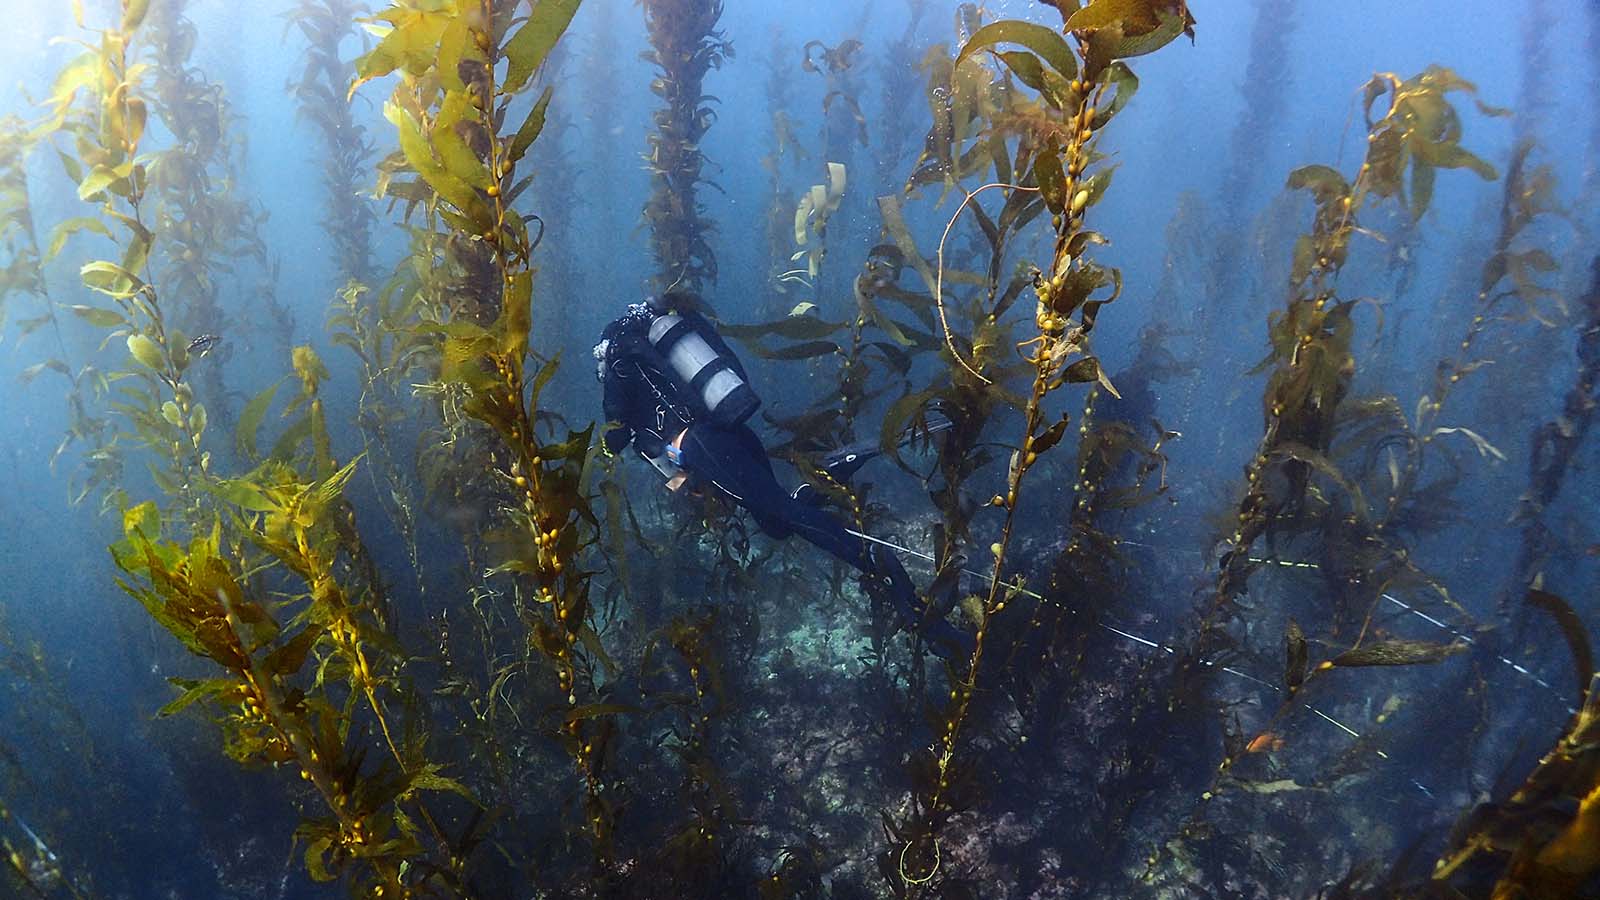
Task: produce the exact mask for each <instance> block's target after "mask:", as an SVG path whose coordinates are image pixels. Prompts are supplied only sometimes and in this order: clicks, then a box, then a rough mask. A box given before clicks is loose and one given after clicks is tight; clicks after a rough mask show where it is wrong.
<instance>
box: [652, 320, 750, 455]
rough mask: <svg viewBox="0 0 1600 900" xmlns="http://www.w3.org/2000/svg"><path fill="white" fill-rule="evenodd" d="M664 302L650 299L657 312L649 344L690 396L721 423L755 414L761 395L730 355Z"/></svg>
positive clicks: (741, 419) (737, 421)
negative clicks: (721, 351)
mask: <svg viewBox="0 0 1600 900" xmlns="http://www.w3.org/2000/svg"><path fill="white" fill-rule="evenodd" d="M664 305H665V304H664V302H663V301H662V300H660V298H656V297H652V298H650V306H651V307H652V308H653V309H654V310H655V311H656V317H655V318H654V319H653V320H651V322H650V345H651V346H653V347H655V349H656V352H657V353H660V354H661V356H662V357H663V358H664V359H666V361H667V363H668V365H669V366H670V367H671V369H672V374H673V375H674V376H676V377H677V379H678V380H679V381H680V382H681V383H682V384H684V385H685V386H687V387H688V388H689V395H690V396H691V397H693V398H694V399H696V400H698V401H699V405H701V406H702V407H703V409H704V410H705V412H706V413H707V414H708V417H709V418H710V420H711V421H713V422H715V423H717V424H718V425H739V424H741V423H743V422H744V421H745V420H746V419H748V418H750V417H751V416H752V415H754V414H755V411H756V409H757V408H759V407H760V406H761V398H760V397H757V396H756V392H755V391H754V390H753V389H752V388H751V387H750V385H749V384H746V383H745V380H744V379H743V378H742V377H740V375H739V371H738V369H736V368H735V367H734V362H733V359H732V357H731V354H724V353H720V352H718V351H717V349H716V348H715V347H713V346H711V343H710V342H709V341H707V340H706V339H705V336H704V335H702V334H701V333H700V329H699V328H698V327H697V323H696V322H695V321H694V320H692V319H687V318H684V317H683V316H680V315H678V314H677V313H674V312H670V311H668V310H666V309H664V308H663V307H664Z"/></svg>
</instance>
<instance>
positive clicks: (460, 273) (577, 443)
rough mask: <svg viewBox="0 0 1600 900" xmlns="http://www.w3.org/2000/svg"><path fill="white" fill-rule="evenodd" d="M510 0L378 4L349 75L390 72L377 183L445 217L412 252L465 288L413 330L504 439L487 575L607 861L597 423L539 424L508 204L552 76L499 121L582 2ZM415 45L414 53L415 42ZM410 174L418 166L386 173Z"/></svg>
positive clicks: (462, 398) (526, 302)
mask: <svg viewBox="0 0 1600 900" xmlns="http://www.w3.org/2000/svg"><path fill="white" fill-rule="evenodd" d="M520 6H521V5H520V4H500V5H496V6H493V7H490V6H488V5H481V4H478V3H474V2H469V0H462V2H460V3H457V4H453V5H447V6H444V7H441V8H439V9H435V10H428V11H423V10H417V9H412V8H409V7H406V6H395V7H391V8H390V9H388V10H386V11H385V12H382V13H379V14H378V16H377V17H376V18H377V20H379V21H381V22H384V23H386V24H387V25H388V26H389V27H390V30H389V31H388V32H387V34H386V35H385V36H384V38H383V40H382V41H380V42H379V44H378V46H377V47H375V48H374V49H373V50H372V52H371V53H369V54H367V55H366V56H364V57H362V58H361V60H360V61H359V62H358V63H357V73H358V81H357V85H356V86H359V84H360V83H361V82H363V81H366V80H369V79H372V78H377V77H381V76H384V75H388V74H390V73H393V72H398V73H399V74H400V81H399V84H397V85H396V87H395V89H394V91H393V93H392V94H391V99H390V101H389V103H388V104H387V105H386V114H387V115H388V117H389V119H390V121H391V122H392V123H393V124H394V125H395V127H396V129H397V130H398V133H399V139H400V153H399V154H398V155H397V156H396V157H394V158H393V159H392V161H391V162H390V163H389V164H388V165H387V167H386V168H387V171H388V172H389V175H388V176H387V177H386V179H385V180H386V188H385V190H386V191H387V192H389V193H390V194H392V195H394V196H397V197H402V198H404V199H405V200H406V201H407V203H408V205H410V206H417V205H421V206H422V207H424V208H425V209H426V210H427V211H428V213H429V214H430V215H437V216H438V217H439V219H441V220H442V221H443V222H444V223H446V224H447V225H448V226H449V230H448V231H445V232H443V233H442V234H438V233H432V234H425V235H421V236H419V240H420V241H422V242H423V243H421V244H420V245H419V249H422V250H424V251H425V252H427V254H428V255H427V257H426V258H425V259H422V260H419V262H420V264H421V266H420V267H421V268H422V269H423V270H428V269H432V268H433V267H434V266H435V265H437V264H438V258H437V257H436V256H435V255H434V253H433V250H432V249H431V247H433V246H434V245H435V244H436V243H442V246H443V247H444V248H445V249H446V256H445V265H446V266H448V267H449V270H448V272H447V273H446V274H448V275H450V276H451V277H453V278H457V279H459V280H458V281H457V282H456V284H457V286H458V287H459V288H461V290H459V292H458V293H455V294H454V295H447V296H444V297H441V298H439V299H440V300H443V301H445V302H444V303H442V304H441V306H440V307H439V308H438V310H437V315H438V316H439V319H438V321H437V322H435V323H427V324H422V325H419V326H418V333H419V334H423V335H429V336H431V337H432V339H433V340H435V341H436V342H437V343H436V345H435V346H436V347H437V350H436V352H437V353H438V358H439V382H440V383H439V386H438V389H439V391H440V393H441V396H447V397H453V398H454V399H453V400H452V401H450V402H452V403H457V404H459V406H458V407H457V408H458V410H459V414H461V415H465V416H467V417H470V418H471V419H473V420H475V421H477V422H480V423H482V424H483V425H484V426H487V427H488V429H490V431H492V432H493V434H494V435H495V436H497V438H498V441H499V444H500V449H499V450H497V451H489V452H490V453H491V454H492V456H491V457H490V458H493V457H501V458H505V457H509V459H508V461H506V462H505V463H502V464H503V465H504V468H503V469H500V468H496V469H494V470H492V473H491V474H492V475H493V477H494V480H495V481H496V482H498V483H499V485H500V486H501V487H500V490H502V491H503V492H504V493H505V494H506V495H508V496H507V498H506V504H507V505H506V506H505V507H503V508H502V509H501V511H500V515H501V518H502V521H503V522H504V526H503V527H501V528H498V529H495V531H494V532H493V533H492V534H490V535H489V537H491V538H492V539H493V540H494V545H495V549H496V550H497V552H498V554H499V559H498V560H497V561H496V564H494V565H493V566H492V567H491V568H489V570H488V574H489V575H490V576H495V575H506V576H509V580H510V584H511V586H512V589H513V590H514V591H515V592H516V595H517V597H518V598H519V603H518V608H517V612H518V614H520V615H521V617H522V619H523V621H524V624H525V627H526V629H527V636H528V642H529V643H528V646H529V649H531V650H534V651H537V652H538V653H539V654H540V655H541V656H543V657H544V658H545V662H546V665H547V667H548V669H549V671H550V674H551V675H552V676H553V679H554V681H555V683H556V686H557V687H558V689H559V692H560V694H561V695H562V697H563V699H564V700H565V703H566V709H565V711H564V712H558V714H557V716H556V718H558V719H559V720H560V721H559V724H558V726H557V728H556V731H557V737H558V738H559V740H560V742H561V744H562V746H563V747H564V748H565V749H566V750H567V752H568V753H569V755H570V756H571V758H572V760H573V762H574V764H575V765H576V768H577V771H578V774H579V776H580V778H581V781H582V786H583V801H582V802H583V809H584V817H585V822H584V825H583V831H584V832H585V833H586V834H587V835H588V836H589V839H590V841H591V845H592V847H593V850H594V854H595V861H596V864H597V866H598V867H599V868H600V869H602V870H603V869H604V868H605V866H606V865H607V864H608V862H609V860H610V857H611V829H612V825H613V821H614V815H615V813H614V809H613V807H612V803H611V801H610V799H609V797H608V795H607V794H606V792H605V788H606V785H607V781H608V778H609V776H608V774H607V773H606V768H605V767H606V760H607V758H608V756H609V755H610V754H611V752H612V750H611V748H610V746H609V744H610V741H611V739H612V736H613V734H614V730H615V724H614V722H613V718H614V715H615V713H616V712H617V710H616V709H615V708H614V707H612V706H608V705H606V704H604V703H597V702H587V701H589V700H591V699H594V698H595V697H596V696H597V693H598V689H597V686H596V677H595V673H596V671H597V670H598V668H599V666H600V657H601V656H602V655H603V651H600V650H599V646H598V638H597V637H596V636H595V633H594V630H593V629H592V628H591V627H590V611H591V610H590V594H589V586H590V573H588V572H586V571H584V569H583V567H582V565H581V564H580V562H579V554H580V553H581V552H583V551H584V550H586V549H587V548H588V546H589V545H590V544H591V543H593V541H594V534H593V526H592V523H593V522H595V517H594V514H593V513H592V512H591V511H590V508H589V503H588V499H587V497H586V495H585V493H584V491H583V487H582V484H583V472H584V468H585V466H586V464H587V461H588V457H589V453H590V438H591V435H592V431H593V427H592V426H590V427H589V428H586V429H584V430H582V431H576V432H569V433H567V434H566V435H565V436H564V437H563V438H561V439H547V438H544V437H542V436H541V435H540V434H539V433H538V429H539V428H540V427H542V426H541V424H540V418H541V409H540V406H539V395H540V391H541V389H542V388H543V387H544V386H545V385H546V384H547V383H548V381H549V379H550V378H551V377H552V376H553V374H554V372H555V363H554V362H553V361H552V362H547V363H544V364H543V365H541V366H539V368H538V370H537V372H536V374H534V375H533V376H532V377H529V376H528V373H527V366H528V363H529V360H528V355H529V354H528V351H529V347H528V340H529V323H530V315H531V308H530V304H531V302H532V295H533V270H532V265H531V254H532V251H533V248H534V246H535V244H536V242H537V240H538V234H539V232H538V231H537V230H535V228H530V221H531V222H532V223H533V225H534V226H536V227H537V228H542V225H541V224H540V223H539V222H538V220H537V218H536V217H533V218H532V219H530V218H525V217H524V216H522V215H521V214H520V213H518V212H516V211H515V210H514V209H513V208H512V206H511V202H512V201H513V200H514V199H515V198H516V196H517V195H518V194H520V193H521V192H522V190H523V189H524V188H525V187H526V186H527V179H523V180H521V181H519V180H518V179H517V177H516V172H517V165H518V163H520V162H521V161H522V160H523V158H524V157H525V156H526V155H527V152H528V149H529V148H530V147H531V146H532V145H533V143H534V141H535V140H536V139H537V138H538V136H539V134H540V132H541V131H542V129H543V127H544V124H545V114H546V110H547V108H548V105H549V102H550V97H551V93H552V91H551V88H549V87H546V88H545V89H544V90H543V92H542V93H541V94H540V96H539V97H538V99H537V100H536V101H534V102H533V103H532V105H531V107H530V108H528V109H527V111H526V112H525V113H523V114H522V119H521V124H520V125H518V126H517V127H516V130H515V131H511V130H509V129H508V128H505V125H506V124H508V120H507V119H506V114H507V112H508V109H509V107H510V106H511V105H512V104H513V103H515V102H517V101H520V100H523V99H525V98H526V97H527V95H528V94H529V93H530V91H529V90H528V87H529V84H530V79H531V78H532V76H533V74H534V73H535V71H536V70H537V69H538V68H539V67H540V65H541V64H542V63H543V62H544V60H545V58H546V56H547V55H548V54H549V52H550V50H551V48H552V47H553V46H554V45H555V43H556V41H557V40H558V39H559V38H560V36H561V35H562V33H563V32H564V31H565V30H566V28H567V26H568V24H569V23H570V22H571V20H572V16H573V15H574V13H576V11H577V6H578V4H577V2H575V0H573V2H566V0H563V2H554V3H551V2H541V3H537V4H534V5H533V6H532V8H531V11H530V12H529V14H528V16H527V17H526V18H525V19H524V18H523V17H522V16H521V15H520V14H519V13H518V9H519V8H520ZM417 47H421V48H425V49H424V52H422V53H416V52H413V48H417ZM353 90H354V87H352V92H353ZM503 128H505V130H503ZM408 173H414V175H415V178H414V179H412V180H410V181H401V180H398V179H397V178H396V177H395V176H396V175H402V174H408ZM430 232H431V229H430ZM447 304H455V305H447ZM513 504H514V505H513ZM580 696H581V697H582V698H583V699H584V700H585V701H586V702H584V703H582V704H580V702H579V700H580Z"/></svg>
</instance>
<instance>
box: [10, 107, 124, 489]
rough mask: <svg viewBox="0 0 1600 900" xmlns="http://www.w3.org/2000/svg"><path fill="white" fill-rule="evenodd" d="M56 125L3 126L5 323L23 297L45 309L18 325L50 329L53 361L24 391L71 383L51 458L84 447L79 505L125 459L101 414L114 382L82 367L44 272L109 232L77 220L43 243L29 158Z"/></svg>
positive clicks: (25, 380) (76, 483)
mask: <svg viewBox="0 0 1600 900" xmlns="http://www.w3.org/2000/svg"><path fill="white" fill-rule="evenodd" d="M49 130H50V123H48V122H47V123H46V124H45V126H44V127H38V128H30V127H29V126H28V125H27V124H25V123H24V122H23V121H22V120H20V119H17V118H14V117H7V118H6V119H5V120H3V121H0V251H3V252H4V254H5V256H4V257H0V260H3V264H0V328H4V327H5V324H6V316H7V311H8V309H9V308H13V307H14V305H15V304H16V303H17V298H23V297H27V298H31V299H32V301H33V302H34V304H36V305H37V307H38V308H34V309H27V310H25V311H24V312H25V313H26V314H25V315H23V316H21V317H18V318H17V319H16V324H17V336H18V340H19V341H20V340H21V339H23V338H26V337H27V336H29V335H31V334H33V333H35V332H37V331H39V330H41V329H46V328H48V330H49V334H50V339H51V343H52V344H54V351H53V353H52V355H51V356H50V357H49V358H48V359H45V360H44V361H42V362H37V363H34V364H32V365H30V366H28V367H27V368H25V369H23V370H22V372H21V373H20V375H19V376H18V377H19V378H20V379H21V382H22V384H23V385H28V384H31V383H32V382H33V381H34V380H35V379H37V378H39V377H40V376H41V375H45V374H46V373H50V372H54V373H56V374H58V375H60V376H62V377H63V378H65V379H67V388H66V404H67V431H66V434H65V435H63V436H62V438H61V441H60V443H58V444H57V445H56V448H55V451H54V452H53V453H52V454H51V455H50V465H51V468H52V469H54V467H55V465H56V463H57V461H59V460H60V458H61V456H62V454H64V453H66V452H67V451H68V450H69V449H72V448H73V447H77V446H80V445H81V446H82V447H84V448H85V450H86V453H85V458H84V459H83V461H82V462H81V463H80V464H79V468H78V469H77V470H76V471H74V473H73V474H72V476H71V478H70V480H69V484H70V485H71V486H70V487H69V488H68V491H69V497H70V498H71V500H72V502H73V503H78V502H80V501H82V500H83V499H84V498H85V497H87V496H88V495H89V494H90V493H92V492H94V491H96V490H97V489H99V487H100V486H102V485H108V484H113V483H116V482H117V481H118V480H119V479H120V477H121V456H120V454H118V453H117V452H115V450H114V448H113V446H112V440H111V434H110V426H109V424H108V423H107V421H106V419H105V417H104V416H103V415H102V414H101V413H100V411H99V408H98V402H99V401H100V400H102V399H103V398H104V397H105V395H106V394H107V393H108V392H109V391H110V383H109V382H108V381H107V380H106V379H105V377H104V375H103V374H102V373H101V372H100V371H99V369H97V368H96V367H95V366H94V365H93V364H91V363H89V362H87V361H84V362H81V363H80V362H76V361H75V354H73V353H72V352H71V351H70V350H69V349H68V347H67V342H66V339H65V337H64V336H63V332H62V324H61V319H60V317H59V316H58V315H57V311H58V309H59V308H60V306H61V304H60V303H59V302H58V301H57V299H56V298H55V297H54V296H53V295H52V294H51V293H50V290H49V287H48V285H47V284H46V282H45V277H44V266H45V265H47V264H48V263H49V262H50V261H51V260H53V259H55V257H56V256H57V255H59V254H60V253H61V251H62V250H63V249H64V248H65V246H66V242H67V239H68V238H69V237H70V236H71V235H72V234H73V233H74V232H75V231H77V230H80V229H88V230H92V231H97V232H100V231H103V229H104V226H103V225H102V224H100V223H98V222H97V221H95V220H92V219H73V220H68V221H67V222H64V223H61V224H59V225H57V226H55V227H54V228H53V229H52V230H51V234H50V243H49V245H48V246H47V247H41V246H40V244H39V233H38V224H37V223H36V222H35V220H34V216H33V203H32V188H31V185H30V182H29V178H28V168H27V163H28V157H29V154H30V153H32V152H33V150H34V149H35V148H37V147H38V145H39V144H40V142H41V140H42V139H43V138H45V137H46V136H47V135H48V132H49ZM67 308H68V309H70V310H72V311H73V312H74V313H76V314H77V315H78V316H80V317H82V318H84V319H87V320H88V321H89V322H90V324H94V320H95V319H96V318H100V319H101V320H102V321H103V317H104V314H103V313H102V312H101V311H100V310H98V309H96V308H94V307H91V306H87V305H73V306H68V307H67Z"/></svg>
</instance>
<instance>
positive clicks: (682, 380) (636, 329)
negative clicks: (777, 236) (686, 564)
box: [594, 292, 972, 658]
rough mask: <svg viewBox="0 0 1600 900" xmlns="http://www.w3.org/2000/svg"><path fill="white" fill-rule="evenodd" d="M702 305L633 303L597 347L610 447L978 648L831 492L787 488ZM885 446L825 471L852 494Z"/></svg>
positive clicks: (848, 452) (738, 370)
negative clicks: (933, 607) (824, 503)
mask: <svg viewBox="0 0 1600 900" xmlns="http://www.w3.org/2000/svg"><path fill="white" fill-rule="evenodd" d="M696 305H697V298H696V297H695V296H694V295H692V294H688V293H682V292H680V293H667V294H664V295H661V296H654V297H650V298H649V299H647V300H646V301H645V302H642V303H634V304H632V305H630V306H629V307H628V309H627V312H625V313H624V314H623V315H622V316H621V317H620V318H618V319H616V320H615V321H613V322H611V323H610V324H609V325H607V326H606V327H605V330H604V331H603V332H602V333H601V339H600V343H598V344H596V345H595V348H594V358H595V366H596V367H595V377H596V378H597V379H599V381H600V382H601V384H602V385H604V403H605V416H606V419H607V421H608V422H609V423H611V424H610V426H609V428H608V430H607V431H606V433H605V437H604V443H605V449H606V451H607V452H608V453H613V454H614V453H618V452H620V451H621V450H622V449H623V448H625V447H627V446H628V444H629V443H632V444H633V447H634V449H635V450H637V451H638V452H639V455H640V456H642V457H644V458H645V460H647V461H648V462H649V463H650V464H651V465H652V466H654V467H655V468H656V470H657V471H658V472H660V473H661V475H662V477H663V478H665V479H666V482H667V487H668V489H670V490H673V491H679V490H683V489H684V488H685V487H687V488H689V489H690V490H691V491H709V492H715V493H717V494H720V495H721V496H723V497H726V498H727V499H729V500H731V501H733V502H734V503H735V504H737V505H738V506H741V507H743V508H744V509H745V510H747V511H749V513H750V514H751V515H752V516H753V517H754V518H755V520H756V524H758V525H759V526H760V527H761V530H762V531H764V532H766V533H767V535H769V536H770V537H772V538H774V539H777V540H782V539H784V538H787V537H789V536H790V535H798V536H800V537H802V538H804V539H806V540H807V541H809V542H811V543H812V544H814V545H815V546H817V547H819V548H821V549H822V550H825V551H827V552H828V553H829V554H831V555H832V556H834V557H835V558H836V559H839V560H841V561H843V562H845V563H847V564H849V565H850V566H851V567H853V568H854V569H856V571H858V572H860V573H861V574H862V576H863V577H864V583H865V585H866V587H867V589H868V591H869V592H871V593H873V594H874V596H878V597H883V598H884V599H887V600H888V601H889V603H890V604H892V608H893V609H894V610H895V612H896V614H897V616H898V617H899V619H900V623H901V625H902V626H904V627H907V628H910V629H913V630H920V631H921V633H922V636H923V637H924V639H925V640H926V641H927V643H928V647H929V649H930V650H932V651H933V652H934V653H936V654H938V655H939V656H942V657H946V658H949V657H950V656H951V655H954V654H960V653H963V652H965V651H967V650H968V649H970V647H971V646H972V638H971V636H969V635H967V634H966V633H965V632H963V631H961V630H960V629H958V628H956V627H954V626H953V625H951V624H950V623H948V622H946V621H945V620H944V619H943V618H942V617H939V616H937V615H934V616H926V617H925V616H924V614H923V606H922V603H921V601H920V599H919V598H918V596H917V591H916V588H915V587H914V586H913V585H912V583H911V578H910V576H909V575H907V574H906V570H905V568H904V567H903V566H902V565H901V564H900V560H899V559H897V558H896V557H895V556H894V554H893V553H891V552H889V551H888V549H887V548H885V547H883V546H882V545H879V544H875V543H872V542H869V541H868V540H866V539H865V538H864V537H863V536H861V535H859V534H858V533H855V532H852V531H851V530H849V529H848V528H846V527H845V525H844V523H842V522H840V521H839V520H838V519H837V518H835V517H834V516H833V515H831V514H830V513H828V512H827V511H826V510H824V509H822V508H821V506H820V502H821V492H820V491H818V490H816V489H815V488H814V487H813V486H811V485H809V484H801V485H800V486H799V487H797V488H796V489H795V490H794V491H793V492H792V493H788V492H785V491H784V490H783V488H782V487H780V486H779V484H778V480H777V476H776V475H774V474H773V471H772V461H771V460H770V459H768V457H767V450H766V447H765V446H764V445H763V444H762V443H761V439H760V438H759V437H757V436H756V433H755V432H754V431H752V430H751V429H750V426H748V425H746V424H745V422H746V421H747V420H748V419H749V418H750V417H751V416H752V415H754V414H755V411H756V410H757V409H758V408H759V407H760V406H761V400H760V398H759V397H757V396H756V393H755V391H754V390H753V389H752V388H751V387H750V379H749V376H748V375H746V374H745V370H744V366H743V365H741V364H740V362H739V359H738V357H737V356H735V355H734V353H733V351H732V350H731V349H730V348H729V347H728V345H727V343H726V342H725V341H724V340H723V339H722V336H721V335H720V334H718V333H717V331H716V328H715V327H713V326H712V324H711V323H710V322H709V321H708V320H707V319H706V318H705V317H704V316H702V315H700V314H699V313H697V312H695V311H694V307H695V306H696ZM877 454H878V451H877V449H876V448H866V447H856V448H846V449H845V450H842V451H839V452H836V453H834V454H833V455H831V456H830V457H828V458H827V460H825V462H824V469H825V471H826V472H827V473H828V475H829V477H830V478H832V479H834V480H835V481H837V482H838V483H840V484H843V483H845V481H847V480H848V479H849V478H850V476H852V475H854V474H855V472H856V470H857V469H859V468H860V467H861V465H862V464H864V463H865V462H866V461H867V460H869V459H871V458H872V457H874V456H876V455H877Z"/></svg>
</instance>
